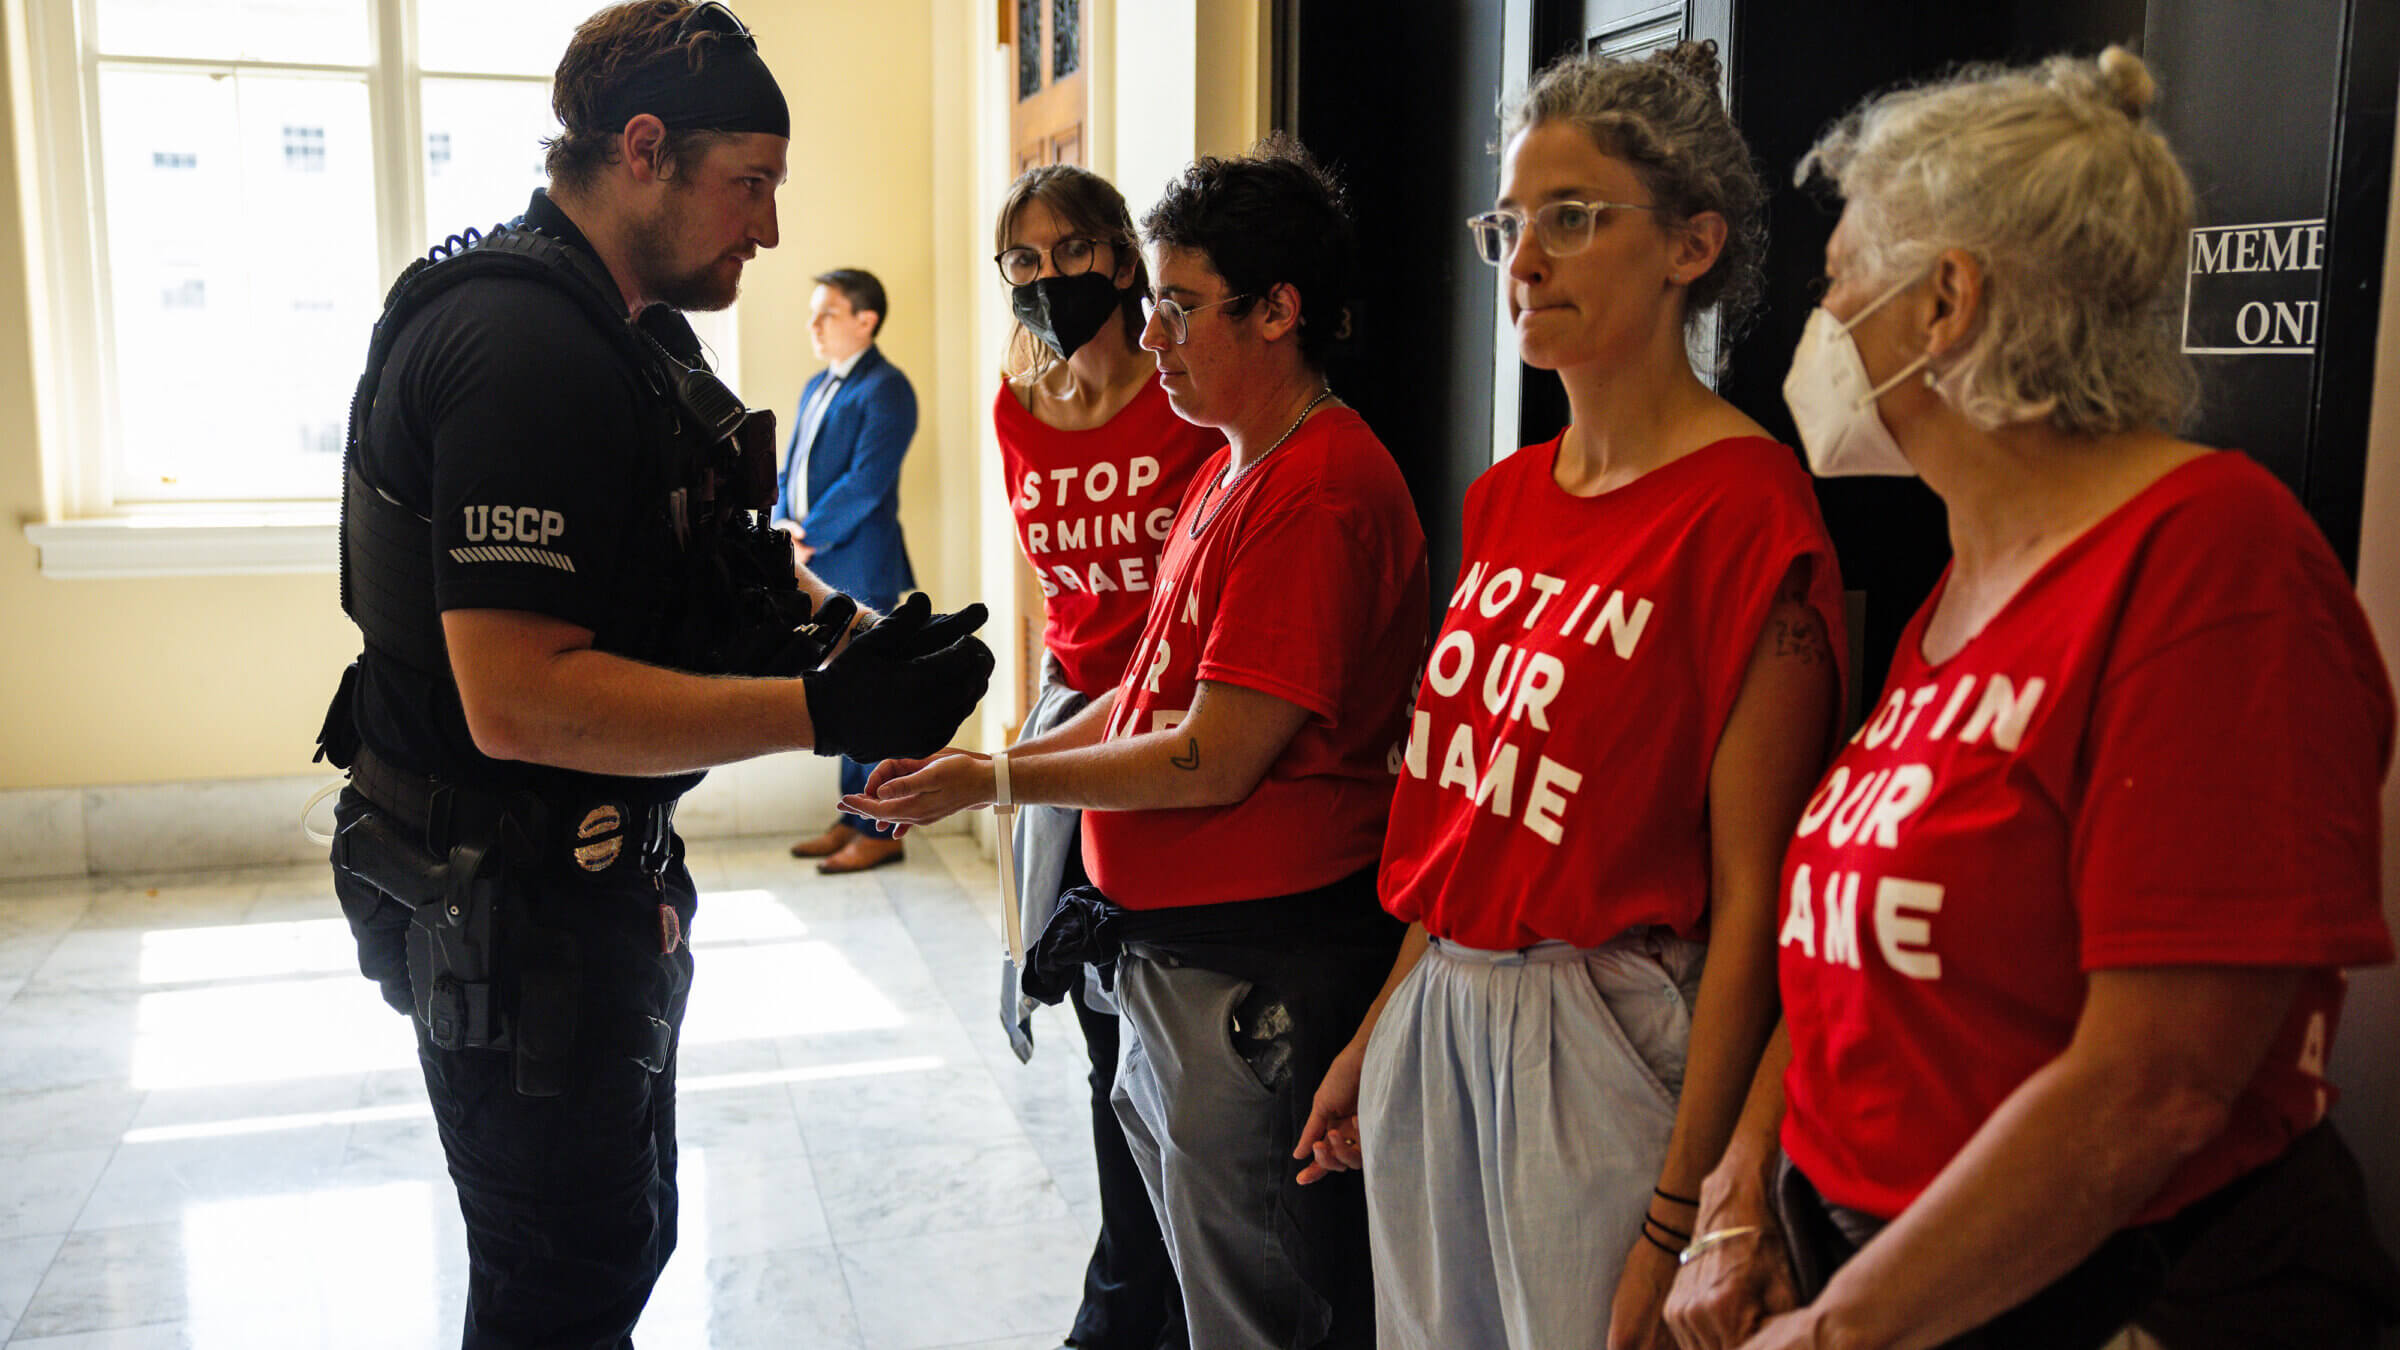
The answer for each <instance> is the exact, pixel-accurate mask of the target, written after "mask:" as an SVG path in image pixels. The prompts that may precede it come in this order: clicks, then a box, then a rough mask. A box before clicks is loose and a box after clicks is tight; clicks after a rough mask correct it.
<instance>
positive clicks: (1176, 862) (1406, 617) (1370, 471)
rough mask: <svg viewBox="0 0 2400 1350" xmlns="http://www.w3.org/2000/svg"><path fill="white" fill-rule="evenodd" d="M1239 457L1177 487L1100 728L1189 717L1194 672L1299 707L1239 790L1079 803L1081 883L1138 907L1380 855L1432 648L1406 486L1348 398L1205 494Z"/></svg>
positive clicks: (1221, 459)
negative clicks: (1182, 801)
mask: <svg viewBox="0 0 2400 1350" xmlns="http://www.w3.org/2000/svg"><path fill="white" fill-rule="evenodd" d="M1230 458H1231V452H1230V450H1225V449H1221V450H1219V451H1218V452H1217V453H1216V454H1214V455H1211V456H1210V457H1209V459H1208V462H1207V463H1205V464H1203V465H1201V466H1200V472H1199V473H1197V474H1195V475H1193V477H1192V486H1191V490H1190V491H1188V492H1187V493H1185V494H1184V499H1183V506H1182V509H1181V510H1180V511H1178V512H1177V513H1176V516H1175V522H1174V528H1173V529H1172V530H1171V531H1170V532H1169V533H1168V535H1167V549H1166V552H1165V554H1164V555H1162V556H1161V557H1160V558H1159V563H1158V588H1157V590H1156V591H1155V592H1153V594H1152V596H1151V603H1150V616H1149V620H1148V621H1147V622H1146V623H1145V624H1144V625H1143V627H1142V636H1141V641H1140V643H1139V644H1138V645H1137V646H1136V647H1135V652H1136V657H1135V660H1134V662H1133V664H1131V665H1129V666H1127V667H1126V668H1125V679H1124V682H1123V683H1122V684H1121V685H1119V686H1118V689H1117V706H1116V710H1115V712H1114V713H1112V714H1111V715H1110V718H1109V724H1108V735H1109V737H1110V738H1112V739H1113V738H1115V737H1118V736H1132V735H1139V734H1142V733H1144V732H1149V731H1154V730H1156V729H1158V728H1160V727H1171V726H1173V725H1175V724H1176V723H1177V722H1180V721H1182V720H1183V717H1184V714H1185V713H1186V712H1187V711H1188V710H1189V709H1190V708H1191V706H1192V696H1193V694H1194V692H1196V691H1195V686H1196V684H1197V682H1198V681H1201V680H1215V681H1221V682H1223V683H1225V684H1238V685H1240V686H1242V687H1243V688H1245V689H1254V690H1257V691H1259V692H1260V693H1265V694H1272V695H1274V696H1275V697H1277V698H1280V699H1283V700H1285V701H1286V702H1289V703H1294V704H1297V705H1299V706H1300V707H1302V708H1306V709H1307V710H1308V711H1309V714H1310V716H1309V718H1308V720H1307V721H1306V722H1303V723H1302V724H1301V726H1300V730H1299V732H1298V733H1297V734H1295V735H1294V736H1293V737H1292V739H1291V741H1290V743H1289V744H1287V745H1285V746H1284V748H1283V753H1282V754H1281V755H1279V756H1277V757H1276V760H1275V763H1274V764H1273V765H1272V766H1271V767H1269V768H1268V770H1267V775H1266V777H1265V778H1263V779H1261V780H1260V781H1259V784H1258V786H1257V787H1256V788H1255V789H1253V790H1252V791H1251V793H1250V795H1249V796H1247V797H1245V798H1243V799H1242V800H1241V801H1239V802H1236V803H1234V804H1233V805H1231V806H1218V807H1194V808H1188V809H1181V810H1172V811H1086V812H1084V813H1083V857H1084V861H1085V863H1086V864H1087V865H1089V866H1090V868H1091V870H1092V880H1093V881H1094V882H1095V883H1097V884H1098V885H1099V887H1100V889H1101V890H1102V891H1103V892H1105V893H1107V895H1108V897H1109V898H1110V899H1111V900H1114V901H1116V902H1117V903H1118V904H1120V905H1124V906H1126V907H1128V908H1131V909H1166V908H1171V907H1174V906H1178V905H1209V904H1217V903H1219V902H1222V901H1228V900H1256V899H1261V898H1264V897H1267V896H1274V895H1290V894H1292V893H1294V892H1297V891H1305V890H1310V889H1312V888H1314V887H1318V886H1323V885H1326V884H1328V883H1331V882H1334V881H1338V880H1340V879H1341V878H1343V877H1346V876H1348V875H1350V874H1351V873H1353V872H1356V871H1358V870H1359V869H1360V868H1363V867H1370V866H1373V865H1374V862H1375V859H1376V857H1377V856H1378V855H1380V854H1381V853H1382V851H1383V825H1384V818H1385V816H1386V815H1387V813H1388V812H1389V811H1390V809H1391V804H1392V774H1393V773H1394V771H1395V769H1396V767H1397V764H1398V761H1399V757H1400V734H1401V730H1402V723H1403V720H1404V718H1405V717H1406V715H1407V710H1408V688H1409V678H1410V675H1411V673H1412V672H1413V671H1415V670H1416V667H1417V661H1418V658H1419V657H1421V656H1422V655H1423V654H1424V650H1425V615H1426V602H1427V596H1426V589H1425V588H1426V580H1425V532H1424V530H1423V529H1422V528H1421V527H1420V526H1419V525H1418V524H1417V516H1416V510H1415V508H1414V507H1413V506H1412V505H1411V504H1410V501H1409V496H1408V485H1407V484H1406V483H1404V482H1402V481H1401V478H1400V470H1399V468H1398V467H1397V466H1395V465H1394V464H1393V463H1392V457H1391V455H1390V453H1389V452H1387V451H1386V450H1385V449H1384V448H1383V442H1381V441H1379V440H1377V439H1375V433H1374V432H1372V431H1369V430H1368V429H1367V424H1366V423H1365V422H1364V421H1362V420H1360V418H1359V416H1358V414H1357V413H1355V412H1352V411H1351V410H1350V409H1348V408H1340V407H1337V408H1330V409H1327V410H1326V411H1323V412H1320V413H1318V414H1317V415H1316V416H1315V417H1312V418H1310V419H1309V420H1308V422H1307V423H1306V424H1305V425H1303V426H1302V427H1301V428H1300V430H1299V431H1297V432H1295V433H1293V435H1292V438H1291V439H1290V440H1288V441H1286V442H1284V444H1283V446H1282V447H1281V448H1280V449H1278V450H1276V451H1275V452H1274V453H1273V454H1272V455H1270V456H1268V457H1267V458H1266V459H1264V460H1261V461H1259V462H1258V463H1257V465H1256V466H1255V467H1254V468H1252V469H1251V471H1250V472H1249V473H1248V474H1246V475H1244V476H1243V478H1242V480H1241V481H1240V482H1238V483H1236V484H1234V485H1233V488H1232V490H1231V491H1230V492H1228V491H1222V490H1216V491H1212V490H1211V488H1212V485H1213V484H1215V482H1216V480H1217V474H1218V470H1219V469H1221V468H1223V467H1224V466H1225V464H1226V463H1227V462H1228V461H1229V459H1230ZM1204 518H1205V519H1206V520H1207V522H1208V523H1207V524H1206V525H1205V526H1204V527H1203V528H1202V529H1201V531H1200V537H1199V539H1197V540H1194V539H1193V538H1192V537H1191V529H1192V526H1193V525H1194V524H1195V523H1196V522H1198V521H1200V520H1202V519H1204Z"/></svg>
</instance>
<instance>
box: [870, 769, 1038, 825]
mask: <svg viewBox="0 0 2400 1350" xmlns="http://www.w3.org/2000/svg"><path fill="white" fill-rule="evenodd" d="M901 764H902V767H901V769H900V770H898V771H895V772H892V773H888V774H887V773H886V772H885V771H886V770H888V769H892V767H893V766H892V762H891V761H886V762H885V763H884V764H882V765H879V766H877V768H876V770H875V772H874V773H872V774H869V775H868V776H867V786H866V789H865V790H864V791H861V792H854V793H851V794H850V795H849V796H847V797H844V798H842V809H843V810H845V811H848V812H850V813H851V814H852V815H859V816H867V817H869V818H871V819H874V820H880V821H886V822H889V823H892V824H895V825H900V826H911V825H931V824H933V823H934V822H935V821H937V820H947V819H948V818H950V817H951V816H954V815H956V814H958V813H959V812H961V811H971V810H974V809H975V808H977V807H982V806H989V805H991V803H992V798H993V797H995V796H997V795H999V793H998V787H997V785H996V784H995V783H994V782H993V779H992V760H991V756H989V755H977V754H971V753H967V752H964V751H961V752H957V753H953V754H944V755H937V756H935V757H933V758H932V759H927V760H914V761H902V762H901Z"/></svg>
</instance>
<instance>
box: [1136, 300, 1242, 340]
mask: <svg viewBox="0 0 2400 1350" xmlns="http://www.w3.org/2000/svg"><path fill="white" fill-rule="evenodd" d="M1249 298H1250V297H1249V296H1247V295H1229V296H1226V297H1225V298H1224V299H1222V300H1211V301H1209V302H1208V303H1207V304H1205V305H1193V306H1191V307H1190V308H1188V309H1187V308H1185V307H1184V306H1182V305H1179V304H1176V303H1175V302H1174V301H1172V300H1168V299H1164V298H1162V297H1158V296H1150V295H1145V296H1143V297H1142V323H1143V324H1144V325H1145V326H1147V325H1148V324H1149V322H1150V320H1151V318H1152V316H1156V317H1157V318H1158V320H1159V322H1161V323H1163V324H1165V325H1166V326H1167V337H1168V338H1169V339H1171V340H1172V341H1173V342H1174V343H1175V345H1176V346H1178V347H1180V346H1182V345H1183V340H1184V339H1185V338H1187V337H1190V336H1191V335H1192V316H1193V315H1195V314H1197V313H1199V312H1200V311H1201V310H1204V309H1215V308H1216V307H1217V306H1219V305H1230V304H1232V303H1233V302H1234V301H1236V300H1247V299H1249Z"/></svg>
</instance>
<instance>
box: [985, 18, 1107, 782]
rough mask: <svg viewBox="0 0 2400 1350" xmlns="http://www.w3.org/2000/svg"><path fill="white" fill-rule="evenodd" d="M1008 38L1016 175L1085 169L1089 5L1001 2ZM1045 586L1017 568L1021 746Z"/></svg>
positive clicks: (1012, 732) (1035, 686)
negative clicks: (1053, 167) (1048, 167)
mask: <svg viewBox="0 0 2400 1350" xmlns="http://www.w3.org/2000/svg"><path fill="white" fill-rule="evenodd" d="M998 2H999V5H1000V32H1001V35H1002V37H1003V38H1004V40H1005V41H1006V42H1007V44H1008V48H1009V58H1010V59H1009V69H1010V70H1011V71H1012V72H1014V76H1015V82H1014V88H1013V89H1012V90H1011V92H1012V94H1013V95H1014V100H1013V102H1011V103H1010V105H1009V115H1008V143H1009V146H1010V151H1009V154H1010V161H1011V162H1010V165H1009V172H1010V174H1011V175H1012V176H1014V175H1016V174H1021V173H1023V172H1025V171H1026V170H1027V169H1030V168H1034V167H1036V166H1038V165H1043V164H1073V165H1077V166H1082V165H1083V164H1084V146H1085V144H1086V143H1087V140H1088V138H1087V137H1086V136H1085V135H1084V124H1085V122H1086V120H1087V119H1088V118H1089V116H1090V105H1089V99H1088V96H1087V95H1086V93H1085V87H1086V83H1087V82H1086V80H1085V78H1084V66H1085V55H1086V53H1087V50H1088V44H1089V41H1090V37H1091V20H1090V18H1089V17H1088V16H1087V15H1086V14H1085V12H1084V11H1085V8H1086V6H1085V4H1084V0H998ZM1042 624H1043V612H1042V587H1041V583H1040V582H1039V580H1037V579H1036V578H1035V576H1034V574H1033V569H1032V566H1031V565H1030V564H1027V565H1025V566H1021V567H1019V568H1018V569H1017V633H1016V639H1017V656H1018V670H1019V672H1020V675H1019V678H1018V681H1017V707H1016V715H1015V716H1014V717H1012V718H1010V719H1009V724H1008V738H1009V739H1010V740H1011V741H1014V740H1015V739H1016V738H1017V732H1018V731H1019V729H1021V728H1022V727H1023V726H1024V724H1025V715H1026V713H1027V712H1029V711H1030V710H1031V709H1032V707H1033V700H1034V696H1035V694H1037V693H1038V692H1039V691H1040V689H1041V682H1042V652H1043V649H1042Z"/></svg>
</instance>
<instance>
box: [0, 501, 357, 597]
mask: <svg viewBox="0 0 2400 1350" xmlns="http://www.w3.org/2000/svg"><path fill="white" fill-rule="evenodd" d="M338 513H339V508H338V507H336V506H335V505H334V504H333V503H331V502H324V503H315V504H309V505H295V506H288V507H287V506H255V507H229V508H191V509H177V510H155V511H144V512H140V513H128V514H126V515H122V516H106V517H95V518H93V519H88V520H68V521H60V522H58V523H56V524H49V525H27V526H26V527H25V537H26V538H27V539H29V540H31V541H33V545H34V547H35V548H37V549H39V550H40V551H41V557H42V564H41V566H42V575H43V576H46V577H58V578H62V579H68V578H78V579H80V578H122V577H223V576H264V575H271V574H278V573H295V572H316V573H328V572H333V571H336V570H338V567H339V563H340V547H339V544H338V542H337V535H336V530H335V520H336V516H337V515H338Z"/></svg>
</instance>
